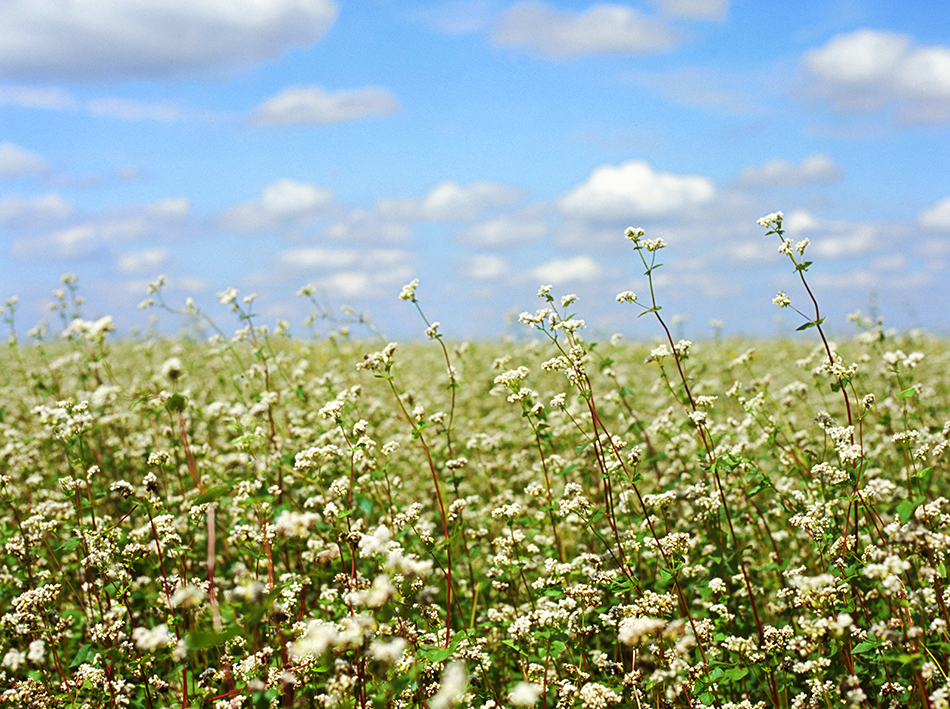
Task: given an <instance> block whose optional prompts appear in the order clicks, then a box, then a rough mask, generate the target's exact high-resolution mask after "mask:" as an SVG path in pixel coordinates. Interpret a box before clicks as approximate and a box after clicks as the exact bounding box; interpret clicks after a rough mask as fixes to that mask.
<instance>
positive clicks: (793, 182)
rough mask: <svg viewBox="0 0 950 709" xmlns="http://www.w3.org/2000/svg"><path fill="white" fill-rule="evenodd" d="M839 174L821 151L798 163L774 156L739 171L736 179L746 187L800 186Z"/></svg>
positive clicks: (833, 180)
mask: <svg viewBox="0 0 950 709" xmlns="http://www.w3.org/2000/svg"><path fill="white" fill-rule="evenodd" d="M841 176H842V173H841V168H840V167H838V165H837V163H835V161H834V160H832V159H831V158H830V157H828V156H827V155H825V154H823V153H815V154H813V155H809V156H808V157H806V158H805V159H804V160H802V161H801V163H800V164H798V165H794V164H792V163H790V162H788V161H787V160H783V159H782V158H776V159H774V160H769V161H768V162H766V163H763V164H762V165H754V166H752V167H747V168H745V169H744V170H742V172H740V173H739V176H738V178H737V180H736V181H737V182H738V184H740V185H743V186H746V187H801V186H802V185H811V184H820V183H829V182H835V181H837V180H840V179H841Z"/></svg>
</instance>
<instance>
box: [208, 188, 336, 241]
mask: <svg viewBox="0 0 950 709" xmlns="http://www.w3.org/2000/svg"><path fill="white" fill-rule="evenodd" d="M332 203H333V192H332V191H331V190H329V189H327V188H324V187H318V186H317V185H314V184H311V183H309V182H298V181H297V180H292V179H290V178H284V179H281V180H277V181H276V182H273V183H271V184H270V185H268V186H267V187H265V188H264V190H263V192H261V196H260V197H259V198H258V199H255V200H251V201H249V202H244V203H243V204H239V205H238V206H236V207H233V208H231V209H229V210H227V211H226V212H224V213H223V214H222V215H221V218H220V221H221V224H222V225H223V226H224V227H225V228H227V229H233V230H235V231H242V232H264V231H280V230H283V229H295V228H299V227H302V226H306V225H308V224H312V223H313V222H315V221H316V220H317V219H319V218H320V217H323V216H325V215H326V213H327V210H328V209H329V207H330V206H331V204H332Z"/></svg>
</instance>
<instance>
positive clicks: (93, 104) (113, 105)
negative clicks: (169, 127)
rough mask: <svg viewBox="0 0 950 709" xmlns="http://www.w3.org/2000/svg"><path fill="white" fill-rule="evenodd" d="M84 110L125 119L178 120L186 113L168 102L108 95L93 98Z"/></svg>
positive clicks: (97, 114) (96, 114)
mask: <svg viewBox="0 0 950 709" xmlns="http://www.w3.org/2000/svg"><path fill="white" fill-rule="evenodd" d="M86 110H87V111H89V113H91V114H93V115H95V116H104V117H107V118H119V119H122V120H126V121H161V122H169V121H178V120H181V119H183V118H185V117H186V116H187V113H186V112H185V111H184V110H183V109H181V108H179V107H178V106H175V105H172V104H169V103H150V102H148V101H134V100H132V99H126V98H118V97H115V96H109V97H105V98H99V99H93V100H91V101H89V102H87V104H86Z"/></svg>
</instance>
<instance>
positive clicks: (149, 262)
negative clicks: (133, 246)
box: [118, 248, 169, 293]
mask: <svg viewBox="0 0 950 709" xmlns="http://www.w3.org/2000/svg"><path fill="white" fill-rule="evenodd" d="M168 256H169V254H168V249H163V248H156V249H145V250H144V251H135V252H132V253H126V254H122V255H121V256H119V260H118V266H119V270H120V271H122V272H123V273H156V272H157V271H158V270H159V269H160V268H161V267H162V265H163V264H164V263H165V262H166V261H168ZM139 292H140V293H141V292H142V291H141V290H140V291H139Z"/></svg>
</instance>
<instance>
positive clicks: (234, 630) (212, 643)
mask: <svg viewBox="0 0 950 709" xmlns="http://www.w3.org/2000/svg"><path fill="white" fill-rule="evenodd" d="M240 634H241V629H240V628H239V627H238V626H236V625H234V626H231V627H230V628H228V629H227V630H225V631H223V632H220V633H216V632H214V631H213V630H195V631H192V632H190V633H188V634H187V635H185V644H186V645H187V646H188V647H189V648H191V649H192V650H204V649H205V648H209V647H216V646H218V645H222V644H224V643H226V642H227V641H228V640H233V639H234V638H236V637H237V636H238V635H240Z"/></svg>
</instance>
